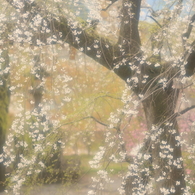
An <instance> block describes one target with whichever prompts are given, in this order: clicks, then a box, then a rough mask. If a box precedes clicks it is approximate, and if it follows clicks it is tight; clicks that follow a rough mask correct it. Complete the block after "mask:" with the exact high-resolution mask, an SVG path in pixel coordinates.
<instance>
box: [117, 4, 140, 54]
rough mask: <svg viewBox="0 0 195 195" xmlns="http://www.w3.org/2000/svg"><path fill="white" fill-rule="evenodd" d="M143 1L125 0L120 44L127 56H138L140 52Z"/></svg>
mask: <svg viewBox="0 0 195 195" xmlns="http://www.w3.org/2000/svg"><path fill="white" fill-rule="evenodd" d="M140 8H141V0H123V2H122V10H121V27H120V35H119V39H118V43H119V44H120V45H121V46H122V48H123V49H124V50H125V51H126V52H125V54H126V55H137V53H138V52H139V51H140V45H141V41H140V36H139V31H138V24H139V15H140Z"/></svg>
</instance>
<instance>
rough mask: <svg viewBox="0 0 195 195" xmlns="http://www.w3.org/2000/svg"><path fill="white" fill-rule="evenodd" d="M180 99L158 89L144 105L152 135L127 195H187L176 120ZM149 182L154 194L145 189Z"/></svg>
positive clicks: (129, 181) (174, 93)
mask: <svg viewBox="0 0 195 195" xmlns="http://www.w3.org/2000/svg"><path fill="white" fill-rule="evenodd" d="M177 98H178V90H174V89H167V90H163V89H159V90H158V92H157V93H155V94H153V95H151V96H150V97H148V98H147V99H146V100H145V101H144V102H143V108H144V112H145V115H146V121H147V125H148V131H149V132H148V136H147V138H146V141H145V144H144V146H143V148H142V150H141V151H140V152H141V153H142V156H141V157H138V159H136V160H135V165H136V166H135V165H134V166H132V170H130V174H129V177H128V179H127V184H126V194H128V195H131V194H140V193H141V194H152V195H161V194H162V195H163V194H166V192H168V193H167V194H171V195H183V194H184V190H185V187H186V184H185V179H184V167H183V161H182V154H181V146H180V142H179V131H178V125H177V121H176V118H175V117H174V111H175V106H176V102H177ZM135 167H136V169H135ZM149 182H150V185H151V188H150V189H152V190H150V189H149V188H147V187H146V186H147V185H148V184H149Z"/></svg>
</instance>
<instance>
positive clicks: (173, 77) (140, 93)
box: [6, 0, 195, 195]
mask: <svg viewBox="0 0 195 195" xmlns="http://www.w3.org/2000/svg"><path fill="white" fill-rule="evenodd" d="M6 1H7V2H8V3H9V4H10V5H11V6H13V8H15V9H16V10H17V15H16V16H17V17H19V21H20V22H18V23H17V25H18V26H20V28H21V29H22V30H23V32H21V34H20V33H18V38H20V39H18V40H16V41H18V42H23V43H25V42H27V43H29V44H31V45H36V46H40V45H43V44H45V45H49V44H56V43H60V42H66V43H68V44H70V45H71V46H72V47H74V48H76V49H78V50H79V51H82V52H83V53H84V54H86V55H87V56H89V57H90V58H92V59H93V60H95V61H96V62H97V63H99V64H100V65H102V66H104V67H106V68H107V69H109V70H111V71H113V72H114V73H115V74H116V75H118V76H119V77H120V78H121V79H122V80H124V82H125V83H126V84H127V86H128V89H129V90H131V91H132V92H133V93H134V94H136V95H137V101H134V102H132V101H131V99H129V100H126V104H128V103H129V104H132V103H133V104H134V105H135V107H136V105H137V104H142V106H143V111H144V113H145V117H146V122H147V127H148V132H147V136H146V138H145V140H144V143H143V146H142V148H141V150H140V154H141V155H138V157H137V158H135V159H134V160H129V158H128V156H127V155H126V157H125V159H126V161H127V162H130V163H131V167H130V170H129V174H128V176H127V178H126V184H125V188H124V189H125V192H126V194H148V193H151V194H156V195H160V194H174V195H182V194H185V191H186V181H185V173H184V165H183V159H182V152H181V143H180V134H179V128H178V125H177V117H178V116H180V115H182V114H183V113H185V112H187V111H188V110H190V109H192V108H194V106H192V107H189V108H187V109H185V110H182V111H178V112H176V105H177V101H178V97H179V94H180V90H182V89H183V88H185V87H186V80H187V78H188V77H191V76H193V74H194V68H195V51H194V38H193V36H192V37H191V36H190V35H191V34H192V29H193V26H194V22H195V15H193V12H192V11H190V8H191V7H193V6H194V4H193V1H192V0H189V1H187V2H184V1H182V0H179V1H174V0H173V1H169V2H168V1H166V3H165V4H164V6H163V7H162V8H161V10H159V11H158V12H155V11H154V10H153V9H150V10H152V11H151V18H152V20H153V21H154V23H156V26H157V27H156V29H155V34H154V35H153V37H152V38H151V42H150V44H148V45H147V47H144V45H142V43H141V38H140V35H139V27H138V25H139V21H140V10H141V0H122V3H121V6H120V13H119V18H118V19H119V20H120V24H119V32H118V35H117V40H116V41H114V40H110V39H109V38H107V37H106V36H105V35H103V34H101V33H98V32H96V29H95V28H93V26H90V24H91V23H90V22H89V21H83V20H81V19H79V18H78V17H77V16H78V15H77V14H76V15H73V14H66V12H65V10H66V9H63V5H65V4H66V3H67V2H64V1H54V2H58V3H56V7H55V6H54V7H52V6H53V4H52V1H51V4H49V3H50V1H48V6H47V4H46V6H45V5H44V3H43V2H41V1H33V0H32V1H27V0H26V1H25V0H21V1H14V0H6ZM54 2H53V3H54ZM112 2H113V3H114V1H112ZM96 3H97V2H96ZM74 4H75V6H76V5H77V1H74ZM114 4H115V3H114ZM114 4H113V5H114ZM190 6H191V7H190ZM110 7H111V6H110ZM110 7H109V8H108V9H110ZM78 11H79V10H78ZM92 11H93V10H92ZM99 11H101V10H99ZM18 14H19V16H18ZM184 16H185V19H182V18H183V17H184ZM159 24H160V25H159ZM179 27H181V29H182V30H181V29H180V28H179ZM24 32H25V33H24ZM27 32H28V33H29V35H28V33H27ZM176 36H177V37H176ZM29 37H30V39H29ZM150 46H151V49H150ZM176 81H177V82H178V83H179V84H180V85H178V86H179V87H175V86H176ZM129 109H130V108H129ZM129 113H130V114H129ZM124 114H127V115H128V114H129V115H132V114H133V112H127V110H126V113H125V112H124ZM119 121H120V120H119ZM115 128H116V129H117V131H118V132H120V131H121V128H120V123H119V124H118V125H117V126H116V127H115ZM132 161H133V162H132ZM152 181H153V182H152ZM151 185H152V187H151V188H149V186H151Z"/></svg>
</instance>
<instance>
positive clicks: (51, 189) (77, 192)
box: [0, 177, 121, 195]
mask: <svg viewBox="0 0 195 195" xmlns="http://www.w3.org/2000/svg"><path fill="white" fill-rule="evenodd" d="M112 180H114V183H112V184H109V185H107V186H106V189H105V190H103V191H102V193H101V195H119V192H118V191H117V189H118V188H119V187H120V184H121V180H120V179H119V178H117V177H113V178H112ZM92 189H94V188H93V187H92V184H91V178H90V177H83V178H81V179H80V181H79V182H78V183H77V184H74V185H71V186H64V185H61V184H50V185H43V186H36V187H33V188H32V189H29V190H28V192H27V191H26V189H23V190H24V191H25V192H24V191H23V192H22V193H21V195H87V194H88V191H90V190H92ZM0 195H7V193H0ZM9 195H13V193H11V194H10V193H9Z"/></svg>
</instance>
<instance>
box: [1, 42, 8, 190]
mask: <svg viewBox="0 0 195 195" xmlns="http://www.w3.org/2000/svg"><path fill="white" fill-rule="evenodd" d="M0 50H1V52H0V59H1V60H0V68H1V69H0V71H1V74H0V154H2V152H3V146H4V143H5V134H6V130H7V116H8V106H9V99H10V95H9V86H8V82H9V81H8V80H9V56H8V48H7V45H6V44H3V46H0ZM4 182H5V166H4V165H3V162H1V163H0V191H3V190H4V187H5V186H4Z"/></svg>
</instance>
